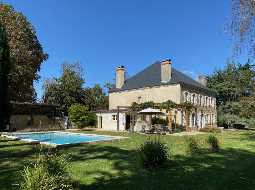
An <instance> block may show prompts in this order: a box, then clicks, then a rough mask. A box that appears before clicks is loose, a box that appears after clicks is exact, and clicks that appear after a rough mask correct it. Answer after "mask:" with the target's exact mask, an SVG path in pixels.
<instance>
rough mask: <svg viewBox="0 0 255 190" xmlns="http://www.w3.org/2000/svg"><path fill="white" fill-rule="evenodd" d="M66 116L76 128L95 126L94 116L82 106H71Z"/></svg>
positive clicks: (86, 107)
mask: <svg viewBox="0 0 255 190" xmlns="http://www.w3.org/2000/svg"><path fill="white" fill-rule="evenodd" d="M68 115H69V117H70V119H71V121H72V122H74V123H75V124H76V125H77V126H78V127H80V128H81V127H87V126H90V127H92V126H95V124H96V115H95V114H94V113H92V112H90V111H89V107H88V106H85V105H82V104H77V103H76V104H73V105H71V106H70V108H69V109H68Z"/></svg>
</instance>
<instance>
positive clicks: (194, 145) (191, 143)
mask: <svg viewBox="0 0 255 190" xmlns="http://www.w3.org/2000/svg"><path fill="white" fill-rule="evenodd" d="M186 144H187V153H188V154H190V155H193V154H197V153H200V152H201V151H200V145H199V142H198V141H197V139H196V138H195V137H188V138H187V139H186Z"/></svg>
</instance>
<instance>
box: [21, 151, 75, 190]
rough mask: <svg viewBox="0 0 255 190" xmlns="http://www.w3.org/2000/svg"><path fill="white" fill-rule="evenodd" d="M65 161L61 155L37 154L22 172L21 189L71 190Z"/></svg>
mask: <svg viewBox="0 0 255 190" xmlns="http://www.w3.org/2000/svg"><path fill="white" fill-rule="evenodd" d="M66 167H67V164H66V161H65V159H64V158H63V157H61V156H56V155H46V156H42V155H39V156H38V158H37V160H36V162H35V163H34V164H31V165H29V166H26V167H25V169H24V170H23V172H22V177H23V181H22V183H21V189H22V190H71V189H73V188H72V185H71V183H70V180H69V176H68V175H67V173H66Z"/></svg>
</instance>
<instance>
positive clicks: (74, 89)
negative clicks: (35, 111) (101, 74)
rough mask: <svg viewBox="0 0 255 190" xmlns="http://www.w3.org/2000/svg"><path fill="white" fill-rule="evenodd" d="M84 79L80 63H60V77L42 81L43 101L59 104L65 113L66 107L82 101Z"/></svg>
mask: <svg viewBox="0 0 255 190" xmlns="http://www.w3.org/2000/svg"><path fill="white" fill-rule="evenodd" d="M84 83H85V80H84V78H83V74H82V68H81V65H80V64H79V63H78V62H77V63H74V64H68V63H64V64H62V74H61V77H60V78H53V79H50V80H46V81H45V82H44V98H43V99H44V103H48V104H59V105H60V106H61V109H62V111H64V112H65V113H67V110H68V108H69V107H70V106H71V105H72V104H74V103H83V101H84V95H85V94H84V92H83V85H84Z"/></svg>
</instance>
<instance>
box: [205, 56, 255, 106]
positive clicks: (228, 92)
mask: <svg viewBox="0 0 255 190" xmlns="http://www.w3.org/2000/svg"><path fill="white" fill-rule="evenodd" d="M253 67H254V66H253V64H252V63H251V62H250V61H248V62H247V63H245V64H243V65H241V64H235V63H228V64H227V65H226V67H225V68H224V69H222V70H216V71H215V72H214V73H213V74H212V75H211V76H209V77H208V84H207V85H208V87H209V88H211V89H212V90H214V91H215V92H216V93H217V104H218V105H223V104H225V103H226V102H229V101H239V99H240V98H241V97H243V96H248V95H249V94H251V93H252V92H253V91H254V84H255V83H254V82H255V80H254V77H255V71H254V69H253Z"/></svg>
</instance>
